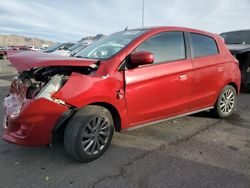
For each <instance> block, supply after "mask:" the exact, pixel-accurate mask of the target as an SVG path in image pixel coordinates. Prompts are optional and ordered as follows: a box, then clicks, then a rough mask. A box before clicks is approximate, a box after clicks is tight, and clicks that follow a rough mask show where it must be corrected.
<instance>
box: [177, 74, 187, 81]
mask: <svg viewBox="0 0 250 188" xmlns="http://www.w3.org/2000/svg"><path fill="white" fill-rule="evenodd" d="M179 79H180V80H187V79H188V74H182V75H180V76H179Z"/></svg>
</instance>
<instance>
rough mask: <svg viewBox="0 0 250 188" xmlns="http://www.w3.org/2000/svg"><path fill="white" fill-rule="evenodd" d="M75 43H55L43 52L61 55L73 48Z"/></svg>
mask: <svg viewBox="0 0 250 188" xmlns="http://www.w3.org/2000/svg"><path fill="white" fill-rule="evenodd" d="M74 44H75V43H72V42H67V43H56V44H54V45H52V46H50V47H48V48H47V49H46V50H44V51H43V52H46V53H53V54H58V55H62V54H65V53H66V51H67V50H68V49H69V48H70V47H71V46H73V45H74Z"/></svg>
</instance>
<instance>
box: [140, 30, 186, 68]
mask: <svg viewBox="0 0 250 188" xmlns="http://www.w3.org/2000/svg"><path fill="white" fill-rule="evenodd" d="M136 51H148V52H151V53H153V54H154V63H162V62H169V61H175V60H181V59H185V57H186V55H185V43H184V36H183V32H178V31H175V32H164V33H160V34H157V35H155V36H153V37H151V38H149V39H147V40H146V41H144V42H143V43H142V44H141V45H139V46H138V47H137V48H136Z"/></svg>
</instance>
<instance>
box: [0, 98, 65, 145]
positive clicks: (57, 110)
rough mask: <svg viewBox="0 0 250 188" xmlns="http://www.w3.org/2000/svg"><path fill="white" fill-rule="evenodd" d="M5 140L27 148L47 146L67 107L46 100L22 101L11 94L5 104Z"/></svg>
mask: <svg viewBox="0 0 250 188" xmlns="http://www.w3.org/2000/svg"><path fill="white" fill-rule="evenodd" d="M3 109H4V121H3V127H4V133H3V139H4V140H6V141H8V142H11V143H15V144H18V145H25V146H42V145H47V144H49V142H50V139H51V133H52V130H53V128H54V126H55V124H56V122H57V120H58V119H59V117H60V116H61V115H62V114H63V113H64V112H65V111H67V110H68V107H67V106H64V105H60V104H57V103H55V102H53V101H50V100H47V99H45V98H39V99H26V100H21V99H20V98H19V97H18V96H17V95H15V94H10V95H9V96H8V97H6V98H5V100H4V102H3Z"/></svg>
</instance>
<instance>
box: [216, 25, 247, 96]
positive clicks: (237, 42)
mask: <svg viewBox="0 0 250 188" xmlns="http://www.w3.org/2000/svg"><path fill="white" fill-rule="evenodd" d="M220 36H221V37H223V38H224V40H225V43H226V45H227V47H228V48H229V50H230V51H231V53H232V54H233V55H234V56H235V57H236V58H237V59H238V60H239V63H240V71H241V75H242V79H241V82H242V86H243V88H244V89H245V90H246V91H247V92H250V30H240V31H230V32H225V33H221V34H220Z"/></svg>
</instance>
